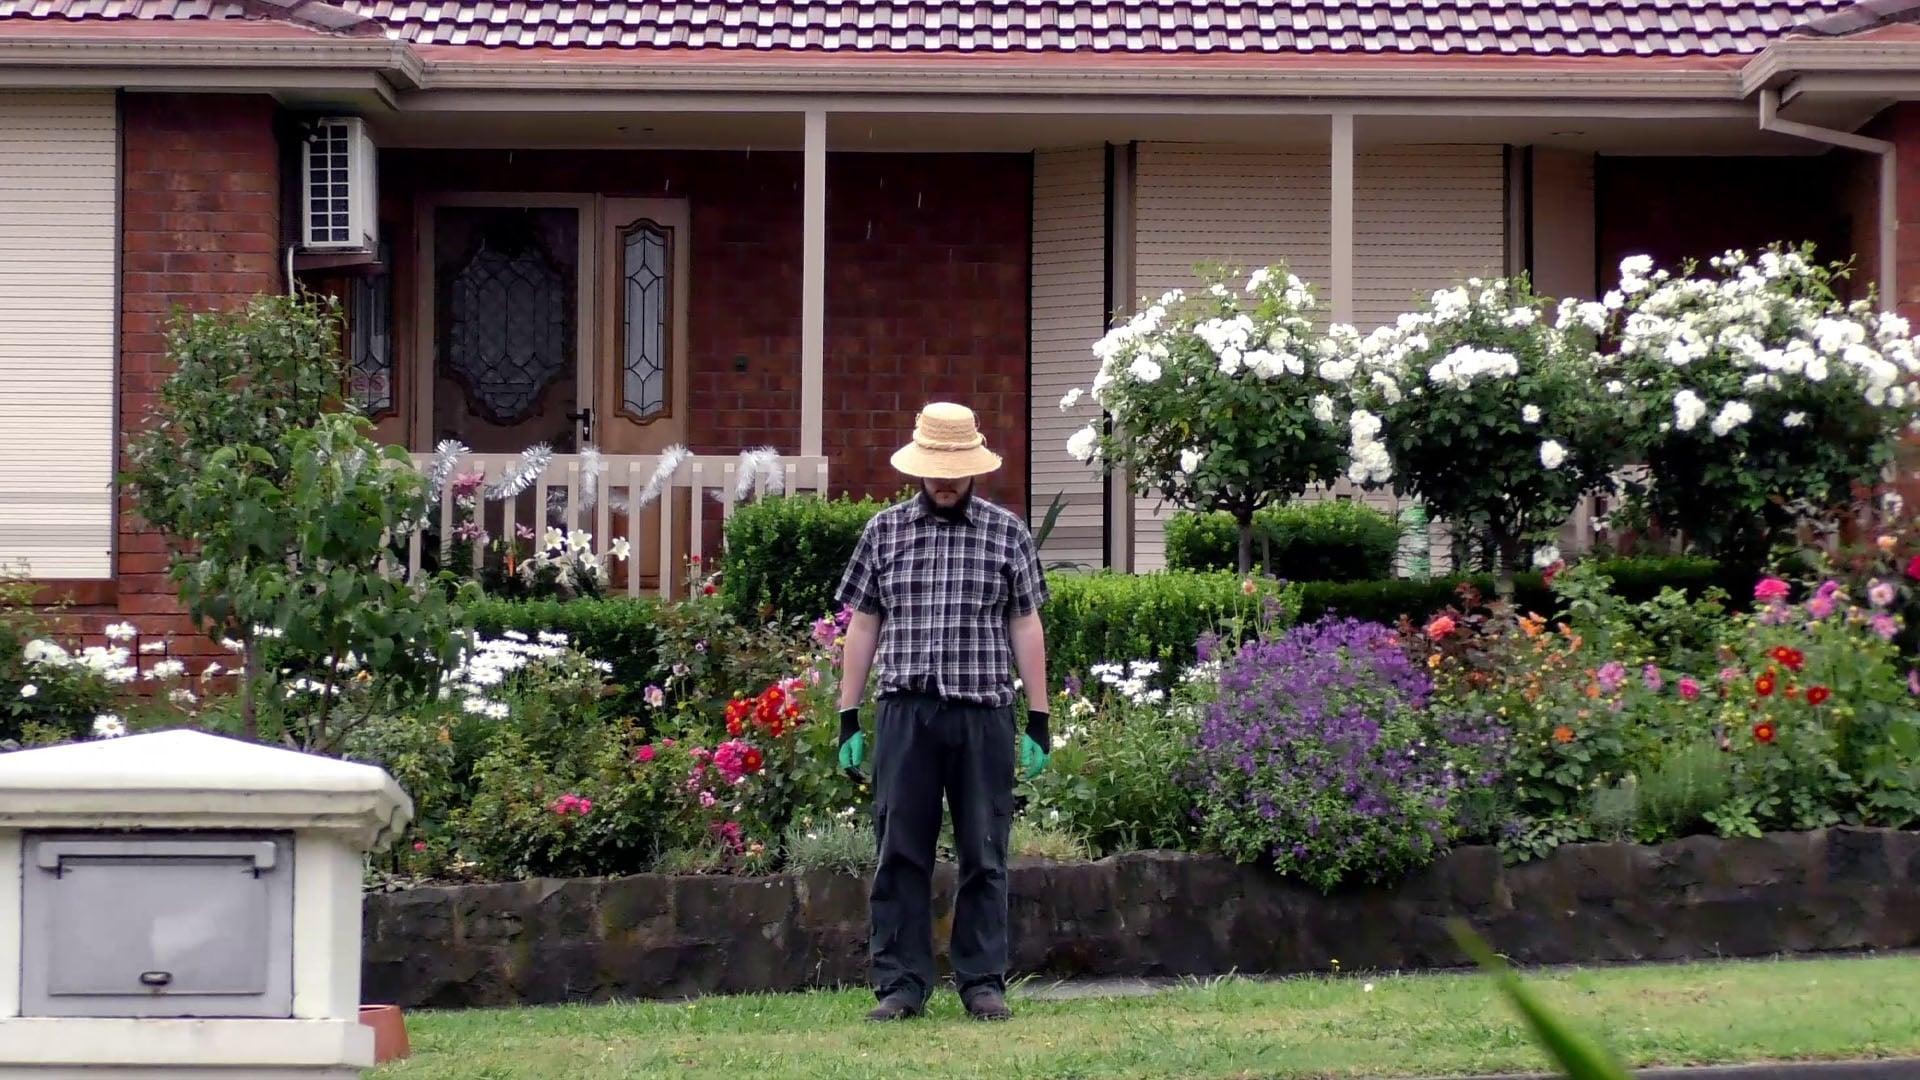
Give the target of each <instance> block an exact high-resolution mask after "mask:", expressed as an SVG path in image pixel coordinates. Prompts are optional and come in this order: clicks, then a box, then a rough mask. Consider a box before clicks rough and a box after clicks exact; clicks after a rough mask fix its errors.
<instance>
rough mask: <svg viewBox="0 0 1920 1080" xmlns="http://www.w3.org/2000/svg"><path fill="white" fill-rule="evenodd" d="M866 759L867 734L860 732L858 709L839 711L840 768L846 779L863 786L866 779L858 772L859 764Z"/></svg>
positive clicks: (857, 707)
mask: <svg viewBox="0 0 1920 1080" xmlns="http://www.w3.org/2000/svg"><path fill="white" fill-rule="evenodd" d="M866 759H867V733H866V732H864V731H861V730H860V708H859V706H857V705H856V706H854V707H853V708H851V709H841V710H840V768H841V770H842V771H844V772H845V773H846V774H847V779H849V780H852V781H853V782H854V783H856V784H864V783H866V782H867V778H866V776H865V775H864V774H862V773H861V771H860V764H861V762H863V761H865V760H866Z"/></svg>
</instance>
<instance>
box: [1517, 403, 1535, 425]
mask: <svg viewBox="0 0 1920 1080" xmlns="http://www.w3.org/2000/svg"><path fill="white" fill-rule="evenodd" d="M1520 419H1522V420H1524V421H1526V422H1527V423H1529V424H1537V423H1539V422H1540V406H1538V405H1527V406H1524V407H1522V408H1521V410H1520Z"/></svg>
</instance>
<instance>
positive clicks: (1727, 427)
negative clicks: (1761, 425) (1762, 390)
mask: <svg viewBox="0 0 1920 1080" xmlns="http://www.w3.org/2000/svg"><path fill="white" fill-rule="evenodd" d="M1751 419H1753V409H1752V408H1751V407H1749V406H1748V405H1747V403H1746V402H1744V401H1729V402H1727V403H1726V404H1725V405H1722V406H1721V407H1720V413H1719V415H1717V416H1715V417H1714V418H1713V423H1712V424H1711V425H1710V427H1711V429H1712V431H1713V433H1714V434H1715V435H1716V436H1725V435H1726V434H1727V433H1729V432H1731V431H1732V430H1733V429H1734V428H1737V427H1739V426H1740V425H1742V424H1744V423H1746V422H1747V421H1749V420H1751Z"/></svg>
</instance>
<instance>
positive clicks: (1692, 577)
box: [1300, 556, 1752, 623]
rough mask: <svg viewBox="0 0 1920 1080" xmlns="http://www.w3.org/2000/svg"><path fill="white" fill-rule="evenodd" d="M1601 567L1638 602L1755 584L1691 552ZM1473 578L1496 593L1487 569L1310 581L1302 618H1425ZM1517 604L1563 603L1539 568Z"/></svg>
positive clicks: (1518, 593) (1524, 577)
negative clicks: (1669, 593) (1665, 593)
mask: <svg viewBox="0 0 1920 1080" xmlns="http://www.w3.org/2000/svg"><path fill="white" fill-rule="evenodd" d="M1596 565H1597V567H1598V568H1599V569H1600V571H1601V572H1603V573H1605V574H1607V575H1608V576H1609V577H1611V578H1613V591H1614V592H1615V593H1616V594H1618V595H1619V596H1620V597H1621V598H1623V599H1625V600H1627V601H1629V602H1632V603H1640V602H1642V601H1646V600H1651V599H1653V598H1654V597H1655V596H1657V595H1659V593H1660V590H1661V589H1664V588H1668V587H1671V588H1675V589H1679V590H1680V591H1682V592H1684V593H1686V594H1687V595H1689V596H1693V597H1698V596H1700V595H1702V594H1703V593H1705V592H1706V591H1707V590H1708V589H1710V588H1713V587H1715V586H1718V587H1720V588H1724V589H1726V590H1727V591H1728V593H1729V594H1730V595H1733V596H1735V597H1736V598H1737V597H1739V596H1741V595H1743V594H1742V593H1741V592H1739V591H1737V590H1739V589H1742V588H1751V584H1752V583H1751V582H1735V581H1733V580H1730V578H1729V575H1728V573H1727V572H1726V571H1725V570H1723V569H1722V568H1721V566H1720V564H1719V563H1717V562H1714V561H1713V560H1712V559H1700V558H1692V557H1686V556H1681V557H1671V558H1669V557H1659V558H1637V559H1602V560H1600V561H1599V562H1598V563H1597V564H1596ZM1465 581H1470V582H1472V583H1473V585H1474V586H1475V587H1476V588H1478V589H1479V590H1480V591H1481V593H1483V594H1484V595H1486V596H1488V597H1491V596H1492V595H1493V586H1494V582H1493V577H1492V576H1491V575H1488V574H1455V575H1452V576H1449V577H1443V578H1433V579H1431V580H1428V581H1405V580H1392V581H1353V582H1329V581H1311V582H1307V583H1305V584H1303V585H1301V586H1300V617H1301V619H1302V620H1311V619H1315V618H1318V617H1320V616H1321V615H1324V614H1334V615H1344V616H1348V617H1351V618H1356V619H1372V620H1375V621H1377V622H1384V623H1392V622H1394V621H1395V620H1397V619H1398V618H1399V617H1400V616H1402V615H1405V616H1407V617H1408V618H1410V619H1415V620H1419V619H1423V618H1425V617H1426V616H1427V615H1429V614H1431V613H1432V612H1434V611H1437V610H1439V609H1440V608H1443V607H1446V606H1447V605H1448V604H1452V603H1455V602H1456V601H1457V597H1456V595H1455V591H1454V590H1456V589H1457V588H1459V586H1460V583H1461V582H1465ZM1513 586H1514V588H1513V598H1514V603H1515V605H1516V606H1517V607H1519V608H1520V609H1521V610H1523V611H1537V612H1539V613H1541V614H1542V615H1553V614H1555V613H1557V612H1558V610H1559V605H1558V603H1557V602H1556V601H1555V599H1554V596H1553V593H1552V591H1551V590H1549V589H1548V588H1547V586H1546V583H1545V582H1544V581H1543V580H1542V579H1541V576H1540V575H1539V574H1536V573H1526V574H1520V575H1518V576H1516V577H1515V578H1514V582H1513Z"/></svg>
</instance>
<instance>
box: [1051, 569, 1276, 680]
mask: <svg viewBox="0 0 1920 1080" xmlns="http://www.w3.org/2000/svg"><path fill="white" fill-rule="evenodd" d="M1047 588H1048V591H1049V592H1050V593H1051V595H1052V599H1051V600H1050V601H1049V602H1048V603H1047V606H1046V607H1045V608H1043V609H1041V613H1040V616H1041V622H1042V624H1043V625H1045V627H1046V630H1047V670H1048V672H1049V674H1050V678H1051V679H1052V681H1053V682H1054V683H1055V684H1056V685H1057V684H1058V683H1059V681H1060V680H1061V678H1063V677H1064V676H1066V675H1069V674H1072V675H1078V676H1080V677H1082V678H1085V677H1086V674H1087V670H1088V669H1089V668H1091V667H1092V666H1093V665H1095V664H1104V663H1124V662H1127V661H1130V660H1157V661H1159V662H1160V666H1161V670H1162V675H1163V676H1164V677H1165V678H1167V679H1171V678H1172V677H1174V676H1175V675H1177V674H1179V672H1180V670H1181V669H1182V668H1185V667H1186V666H1187V665H1189V664H1191V663H1193V659H1194V642H1196V641H1198V640H1199V638H1200V635H1202V634H1204V633H1206V632H1207V631H1209V630H1214V631H1219V630H1222V629H1224V628H1225V627H1226V626H1227V624H1228V622H1229V620H1233V619H1241V620H1244V621H1247V622H1248V623H1249V624H1250V623H1251V620H1252V619H1253V618H1254V617H1256V616H1257V615H1258V614H1259V613H1260V612H1261V611H1262V609H1263V608H1264V607H1265V606H1266V598H1267V597H1273V598H1275V599H1276V600H1277V602H1278V611H1277V612H1276V614H1275V620H1276V623H1277V624H1278V625H1280V626H1286V625H1289V624H1291V622H1292V621H1293V618H1294V613H1295V612H1296V611H1297V610H1298V609H1299V591H1298V589H1297V587H1294V586H1286V587H1282V586H1280V585H1279V584H1278V583H1276V582H1274V581H1273V580H1271V579H1259V580H1258V581H1257V590H1256V594H1255V595H1254V596H1252V597H1249V596H1248V595H1246V593H1245V591H1244V588H1245V580H1244V579H1243V578H1241V577H1240V576H1239V575H1237V574H1232V573H1205V574H1196V573H1187V572H1179V571H1174V572H1168V573H1161V574H1137V575H1129V574H1116V573H1111V572H1107V571H1100V572H1096V573H1079V572H1056V573H1051V574H1048V575H1047Z"/></svg>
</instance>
